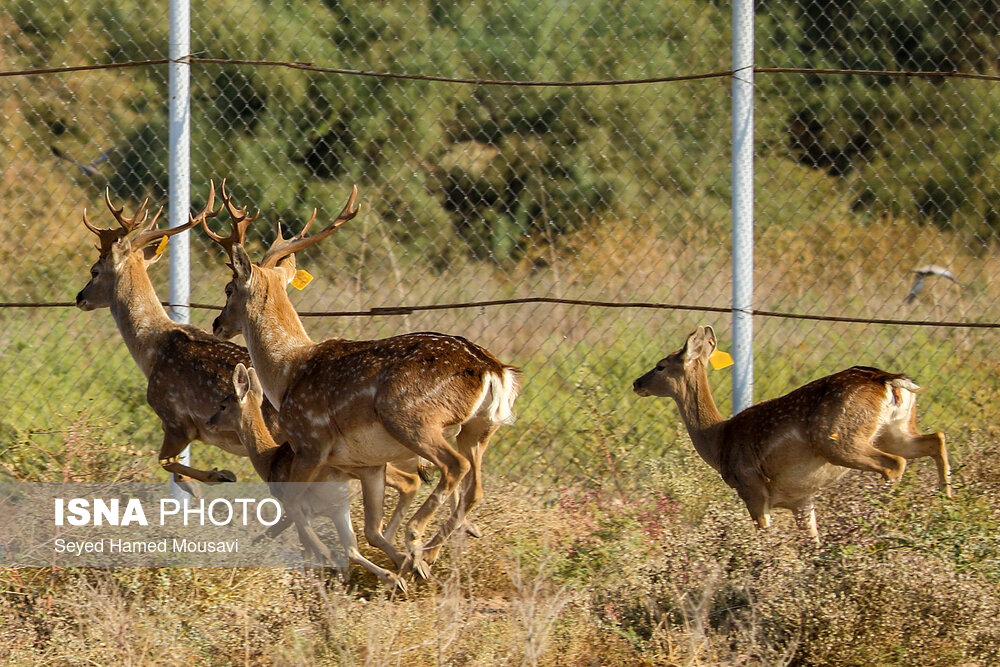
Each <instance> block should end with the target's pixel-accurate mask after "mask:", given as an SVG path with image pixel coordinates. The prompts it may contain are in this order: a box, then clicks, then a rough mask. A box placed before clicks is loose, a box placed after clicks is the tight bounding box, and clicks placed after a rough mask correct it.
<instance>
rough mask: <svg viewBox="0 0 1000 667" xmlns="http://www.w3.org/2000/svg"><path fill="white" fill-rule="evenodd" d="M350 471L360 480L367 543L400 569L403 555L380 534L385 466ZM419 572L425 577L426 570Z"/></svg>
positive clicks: (383, 501)
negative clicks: (381, 552)
mask: <svg viewBox="0 0 1000 667" xmlns="http://www.w3.org/2000/svg"><path fill="white" fill-rule="evenodd" d="M352 473H354V474H355V475H357V477H358V479H360V480H361V498H362V502H363V504H364V509H365V539H366V540H368V544H370V545H372V546H373V547H375V548H376V549H380V550H381V551H383V552H385V554H386V555H387V556H388V557H389V558H390V559H391V560H392V562H393V564H395V566H396V567H397V568H400V569H402V568H403V565H404V563H405V561H406V556H404V555H403V554H402V553H401V552H400V551H399V550H398V549H396V547H394V546H393V545H392V543H391V542H389V541H388V540H387V539H385V536H384V535H383V534H382V514H383V508H384V503H385V466H371V467H366V468H354V469H352ZM419 574H420V575H421V576H422V577H425V578H426V571H421V572H419Z"/></svg>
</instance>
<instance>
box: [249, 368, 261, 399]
mask: <svg viewBox="0 0 1000 667" xmlns="http://www.w3.org/2000/svg"><path fill="white" fill-rule="evenodd" d="M250 392H251V393H252V394H253V395H254V396H255V397H256V399H257V405H260V404H261V403H263V402H264V387H262V386H261V384H260V379H259V378H258V377H257V369H255V368H250Z"/></svg>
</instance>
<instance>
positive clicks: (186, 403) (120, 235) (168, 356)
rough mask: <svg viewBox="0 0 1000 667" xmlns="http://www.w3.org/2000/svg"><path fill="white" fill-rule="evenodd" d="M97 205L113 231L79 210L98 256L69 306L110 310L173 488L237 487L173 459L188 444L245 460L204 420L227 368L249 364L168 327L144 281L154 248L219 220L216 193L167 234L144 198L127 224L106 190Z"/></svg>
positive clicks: (228, 348)
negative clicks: (191, 483) (153, 418)
mask: <svg viewBox="0 0 1000 667" xmlns="http://www.w3.org/2000/svg"><path fill="white" fill-rule="evenodd" d="M104 199H105V203H106V204H107V207H108V210H109V211H111V215H112V216H113V217H114V219H115V220H116V221H117V222H118V228H117V229H116V228H110V229H103V228H98V227H95V226H94V225H92V224H91V223H90V220H88V219H87V211H86V209H84V211H83V224H84V225H86V227H87V229H89V230H90V231H91V232H93V233H94V234H96V235H97V237H98V239H99V245H98V250H100V256H99V257H98V259H97V262H96V263H94V265H93V266H92V267H91V269H90V282H88V283H87V285H86V286H85V287H84V288H83V289H82V290H80V293H79V294H77V295H76V305H77V307H78V308H80V309H81V310H88V311H89V310H94V309H96V308H110V309H111V315H112V317H114V320H115V323H116V324H117V325H118V331H119V332H120V333H121V336H122V338H123V339H124V341H125V345H126V347H127V348H128V350H129V352H130V353H131V355H132V358H133V359H134V360H135V362H136V364H137V365H138V366H139V369H140V370H141V371H142V373H143V375H145V376H146V380H147V382H148V385H147V390H146V401H147V402H148V403H149V405H150V407H152V408H153V411H154V412H155V413H156V415H157V416H158V417H159V418H160V422H161V424H162V426H163V443H162V444H161V446H160V455H159V459H160V465H161V466H163V468H164V470H167V471H168V472H171V473H173V474H174V478H175V479H176V480H177V481H178V482H186V481H187V479H188V478H194V479H196V480H198V481H201V482H205V483H209V484H214V483H219V482H233V481H236V476H235V475H234V474H233V473H232V472H230V471H228V470H210V471H204V470H199V469H197V468H193V467H190V466H187V465H184V464H182V463H180V461H179V460H178V456H179V455H180V453H181V452H182V451H183V449H184V448H185V447H186V446H187V445H188V444H189V443H190V442H191V441H193V440H201V441H202V442H205V443H207V444H211V445H215V446H217V447H220V448H222V449H223V450H225V451H227V452H229V453H231V454H236V455H238V456H246V455H247V454H246V449H245V448H244V447H243V445H242V444H240V440H239V438H238V437H237V435H236V433H235V432H234V431H233V430H232V429H220V428H216V427H212V426H209V425H208V424H207V420H208V418H209V417H210V416H211V415H212V413H213V412H214V410H215V406H217V405H218V404H219V403H220V402H221V401H222V400H223V399H224V398H225V397H226V396H227V395H229V394H230V393H232V377H233V369H234V368H235V367H236V365H237V364H238V363H244V364H247V363H249V362H250V357H249V355H248V354H247V352H246V349H244V348H242V347H240V346H238V345H236V344H234V343H231V342H228V341H223V340H219V339H218V338H216V337H214V336H212V335H210V334H208V333H206V332H204V331H202V330H201V329H198V328H197V327H194V326H190V325H187V324H178V323H175V322H173V321H172V320H171V319H170V318H169V317H168V316H167V313H166V311H165V310H164V309H163V306H162V304H161V303H160V300H159V299H158V298H157V296H156V292H155V290H154V289H153V284H152V283H151V282H150V280H149V275H148V274H147V269H148V267H149V266H150V265H151V264H152V263H154V262H156V261H157V260H158V259H159V258H160V256H161V254H160V253H159V252H157V246H156V245H155V244H156V242H158V241H161V240H162V239H164V238H165V237H169V236H172V235H173V234H177V233H179V232H182V231H184V230H186V229H189V228H190V227H193V226H194V225H196V224H198V223H199V222H203V221H204V220H205V218H206V217H210V216H214V215H217V214H218V211H215V212H213V211H212V208H213V207H214V205H215V187H214V186H213V187H212V188H211V190H210V192H209V198H208V203H207V204H206V206H205V208H204V210H203V211H202V212H201V213H200V214H198V216H189V218H190V219H189V221H188V223H187V224H185V225H183V226H180V227H174V228H172V229H157V228H156V222H157V220H158V219H159V216H160V213H157V214H156V215H155V216H154V217H153V219H152V220H151V221H149V222H147V220H148V217H149V213H148V211H147V206H148V204H149V200H148V199H147V200H145V201H143V202H142V204H141V205H140V206H139V208H138V210H137V211H136V212H135V214H134V215H133V216H132V217H131V218H128V217H125V216H124V215H123V211H124V207H121V208H115V206H114V205H113V204H112V203H111V196H110V193H109V192H108V191H107V190H105V193H104ZM161 211H162V209H161ZM264 416H265V419H266V421H267V422H268V423H269V424H270V425H271V427H272V428H276V427H277V415H276V412H275V410H274V408H273V407H271V405H270V404H266V405H265V406H264ZM189 488H190V487H189Z"/></svg>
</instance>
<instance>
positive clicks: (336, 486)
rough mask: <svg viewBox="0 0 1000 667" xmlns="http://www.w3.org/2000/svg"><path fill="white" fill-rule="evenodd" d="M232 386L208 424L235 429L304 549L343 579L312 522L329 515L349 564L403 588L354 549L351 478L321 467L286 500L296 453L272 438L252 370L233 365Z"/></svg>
mask: <svg viewBox="0 0 1000 667" xmlns="http://www.w3.org/2000/svg"><path fill="white" fill-rule="evenodd" d="M232 386H233V390H234V392H233V393H232V394H231V395H230V396H229V397H228V398H227V399H226V400H225V401H223V402H222V404H221V405H219V406H218V409H217V411H216V413H215V414H214V415H213V416H212V417H211V418H210V419H209V424H212V425H214V426H219V427H222V428H229V429H232V430H234V431H236V433H237V434H238V435H239V438H240V441H241V442H242V443H243V445H244V446H245V447H246V449H247V453H248V454H249V456H250V461H251V462H252V463H253V467H254V470H256V471H257V474H258V475H260V478H261V479H263V480H264V481H265V482H267V484H268V487H269V488H270V490H271V493H272V494H273V495H274V497H276V498H278V499H279V500H281V501H282V504H283V505H284V509H285V511H286V512H287V515H286V516H288V517H290V518H291V520H292V522H293V523H294V524H295V528H296V530H297V531H298V534H299V541H300V542H301V543H302V546H303V548H304V549H305V550H306V552H307V553H311V554H312V555H313V556H315V557H316V558H318V559H319V560H320V561H321V562H322V563H323V564H328V563H334V564H335V565H336V566H337V567H338V569H339V570H340V572H341V578H342V579H343V580H344V581H345V582H346V581H347V576H348V573H347V565H346V564H342V561H341V560H340V559H338V558H335V557H334V556H333V555H332V554H331V553H330V550H329V549H328V548H327V547H326V545H325V544H324V543H323V541H322V540H320V538H319V536H318V535H317V534H316V531H315V530H314V529H313V527H312V521H311V520H312V517H313V516H315V515H317V514H319V515H325V516H328V517H330V518H331V519H332V520H333V523H334V526H335V527H336V529H337V536H338V537H339V539H340V543H341V545H342V546H343V548H344V551H345V552H346V554H347V557H348V560H349V561H350V562H351V563H356V564H358V565H361V566H363V567H365V568H366V569H367V570H368V571H370V572H372V573H373V574H374V575H375V576H377V577H378V578H379V579H380V580H381V581H382V582H383V583H386V584H389V585H390V586H392V587H393V588H399V589H400V590H402V591H404V592H405V590H406V585H405V584H404V582H403V580H402V579H399V578H398V577H397V576H396V575H395V574H393V573H392V572H389V571H388V570H386V569H384V568H381V567H379V566H378V565H376V564H375V563H373V562H371V561H370V560H368V559H367V558H365V557H364V556H362V555H361V552H360V551H358V541H357V538H356V537H355V535H354V528H353V527H352V525H351V495H350V485H349V483H348V482H349V479H350V477H349V476H348V475H346V474H344V473H339V472H338V471H336V470H334V469H332V468H326V469H325V470H324V471H322V472H321V473H320V474H319V476H318V479H317V480H315V481H314V482H313V483H312V484H309V485H308V488H306V489H304V490H303V492H302V493H301V495H297V496H296V497H294V498H292V499H291V500H290V499H289V497H290V496H294V495H296V494H293V493H289V491H290V490H292V489H291V487H290V485H289V484H288V483H287V482H288V478H289V472H290V470H291V467H292V460H293V458H294V456H295V454H294V452H293V451H292V448H291V446H289V444H288V443H287V442H285V443H283V444H281V445H279V444H278V443H276V442H275V441H274V438H273V437H271V432H270V430H269V429H268V425H267V423H266V422H265V420H264V415H263V413H262V412H261V404H262V403H263V402H264V390H263V389H262V388H261V386H260V381H259V380H258V379H257V373H256V371H254V369H253V368H250V369H247V367H246V366H244V365H243V364H237V365H236V369H235V370H234V371H233V378H232ZM277 532H280V529H279V530H276V531H268V533H269V534H271V535H272V536H273V535H274V534H276V533H277Z"/></svg>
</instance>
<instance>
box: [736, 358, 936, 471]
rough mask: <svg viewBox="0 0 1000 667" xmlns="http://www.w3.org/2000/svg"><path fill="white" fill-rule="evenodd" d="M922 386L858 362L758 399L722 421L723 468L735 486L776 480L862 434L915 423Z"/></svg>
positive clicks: (864, 436)
mask: <svg viewBox="0 0 1000 667" xmlns="http://www.w3.org/2000/svg"><path fill="white" fill-rule="evenodd" d="M916 390H919V388H918V387H917V386H916V385H915V384H914V383H913V382H911V381H910V380H909V379H907V378H906V377H905V376H903V375H898V374H894V373H888V372H886V371H882V370H879V369H877V368H870V367H866V366H855V367H852V368H848V369H846V370H843V371H840V372H838V373H834V374H832V375H827V376H825V377H821V378H819V379H817V380H813V381H812V382H810V383H808V384H805V385H803V386H801V387H799V388H798V389H795V390H793V391H791V392H789V393H787V394H785V395H783V396H780V397H778V398H773V399H770V400H767V401H762V402H760V403H757V404H756V405H753V406H751V407H749V408H747V409H746V410H743V411H742V412H739V413H737V414H736V415H734V416H733V417H732V418H731V419H729V420H727V421H726V422H724V423H723V424H721V425H720V434H719V437H720V440H721V442H722V443H724V444H723V446H722V447H721V448H720V471H721V472H722V475H723V477H724V478H725V479H726V481H727V482H729V483H730V484H731V485H732V484H733V483H734V482H735V481H737V480H740V479H742V478H743V477H744V476H745V475H747V474H751V473H757V474H761V475H763V476H764V477H765V478H767V479H774V478H776V477H780V476H782V474H783V472H784V469H785V468H788V467H792V466H797V465H801V462H802V460H803V459H806V458H814V459H824V460H825V459H827V458H830V457H831V452H834V453H835V452H836V451H837V450H838V449H843V448H849V447H852V446H853V443H854V442H855V441H856V438H861V439H863V440H864V441H866V442H867V441H868V440H870V439H871V438H872V437H873V436H874V435H875V434H876V433H877V432H878V431H879V430H880V429H882V428H885V427H886V426H888V425H890V424H901V423H902V422H904V421H905V422H909V421H910V420H911V419H912V418H913V417H912V415H913V413H914V407H915V400H914V398H913V394H914V393H915V391H916ZM838 458H839V457H838ZM830 474H831V475H832V474H833V473H832V472H831V473H830Z"/></svg>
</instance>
